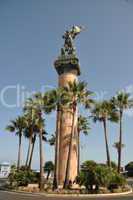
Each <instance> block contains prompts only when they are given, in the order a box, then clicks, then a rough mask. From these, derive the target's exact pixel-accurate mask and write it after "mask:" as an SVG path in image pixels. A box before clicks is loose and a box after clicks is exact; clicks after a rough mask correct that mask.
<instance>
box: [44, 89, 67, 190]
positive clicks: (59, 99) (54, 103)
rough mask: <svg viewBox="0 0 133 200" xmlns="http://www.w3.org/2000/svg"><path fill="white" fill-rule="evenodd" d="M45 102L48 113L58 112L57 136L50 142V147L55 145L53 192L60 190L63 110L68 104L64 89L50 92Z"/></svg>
mask: <svg viewBox="0 0 133 200" xmlns="http://www.w3.org/2000/svg"><path fill="white" fill-rule="evenodd" d="M43 99H44V102H46V103H45V104H46V105H47V107H46V108H45V109H46V112H48V113H49V112H52V111H55V110H56V111H57V121H56V132H55V136H54V135H53V137H52V138H51V139H50V140H49V143H50V145H55V168H54V179H53V190H54V189H57V188H58V178H57V177H58V166H59V146H60V143H59V142H60V130H61V126H62V118H63V116H62V115H63V112H62V111H63V109H64V106H65V104H66V103H67V102H68V99H67V96H66V91H65V90H64V88H61V87H60V88H58V89H55V90H51V91H48V92H47V93H46V94H45V96H44V98H43Z"/></svg>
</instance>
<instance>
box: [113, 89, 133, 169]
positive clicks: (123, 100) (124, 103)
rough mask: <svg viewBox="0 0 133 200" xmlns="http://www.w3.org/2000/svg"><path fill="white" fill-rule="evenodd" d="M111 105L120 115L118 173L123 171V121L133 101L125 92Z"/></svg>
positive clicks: (118, 95)
mask: <svg viewBox="0 0 133 200" xmlns="http://www.w3.org/2000/svg"><path fill="white" fill-rule="evenodd" d="M111 103H112V105H113V106H115V109H116V111H117V112H118V114H119V126H120V128H119V131H120V132H119V149H118V172H119V173H120V170H121V157H122V135H123V134H122V121H123V115H124V111H125V110H126V109H129V108H131V107H132V105H133V100H132V99H131V98H130V94H129V93H126V92H124V91H122V92H118V93H117V95H116V96H115V97H113V98H112V99H111Z"/></svg>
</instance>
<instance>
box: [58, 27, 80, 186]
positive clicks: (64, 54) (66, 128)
mask: <svg viewBox="0 0 133 200" xmlns="http://www.w3.org/2000/svg"><path fill="white" fill-rule="evenodd" d="M80 32H81V27H78V26H73V27H72V29H71V30H70V31H66V32H65V34H64V35H63V39H65V43H64V47H63V48H62V49H61V55H60V56H59V57H58V58H57V60H56V61H55V63H54V66H55V69H56V71H57V73H58V86H59V87H63V86H67V84H68V83H69V82H74V81H78V76H79V75H80V66H79V60H78V58H77V56H76V53H75V48H74V46H73V39H74V38H75V36H76V35H77V34H78V33H80ZM58 112H60V114H59V113H57V117H58V118H57V123H59V124H60V128H59V130H56V132H57V131H58V137H59V144H58V147H59V149H57V148H56V149H57V151H58V160H57V162H58V169H57V182H58V185H63V184H64V180H65V173H66V166H67V160H68V151H69V145H70V136H71V129H72V113H71V112H70V111H69V110H63V111H58ZM76 134H77V117H76V119H75V135H76ZM72 145H73V150H72V152H71V162H70V171H69V180H71V181H72V182H73V181H74V180H75V178H76V176H77V168H78V144H77V137H75V138H73V141H72Z"/></svg>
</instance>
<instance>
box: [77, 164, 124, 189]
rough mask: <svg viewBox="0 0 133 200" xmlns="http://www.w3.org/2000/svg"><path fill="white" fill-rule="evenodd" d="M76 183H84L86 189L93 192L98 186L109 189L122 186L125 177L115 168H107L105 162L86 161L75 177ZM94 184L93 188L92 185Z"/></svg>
mask: <svg viewBox="0 0 133 200" xmlns="http://www.w3.org/2000/svg"><path fill="white" fill-rule="evenodd" d="M76 180H77V183H78V184H80V185H84V186H85V187H86V189H87V190H88V192H89V191H91V192H93V191H94V190H95V193H96V192H98V191H99V188H100V187H105V188H108V189H110V190H112V189H117V188H119V187H120V186H124V185H125V183H126V180H125V178H124V177H123V176H122V175H120V174H118V173H117V171H116V169H114V168H109V167H108V166H107V165H105V164H96V163H95V162H93V161H86V162H84V163H83V165H82V169H81V172H80V174H79V176H78V177H77V179H76ZM94 185H95V188H93V186H94Z"/></svg>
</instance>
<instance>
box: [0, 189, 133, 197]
mask: <svg viewBox="0 0 133 200" xmlns="http://www.w3.org/2000/svg"><path fill="white" fill-rule="evenodd" d="M0 191H1V192H8V193H12V194H13V193H14V194H21V195H31V196H45V197H77V198H78V197H88V198H89V197H90V198H91V197H97V198H98V197H99V198H100V197H111V196H125V195H128V194H131V193H132V192H133V191H132V189H130V191H127V192H122V193H110V194H47V193H42V192H40V193H32V192H23V191H11V190H0Z"/></svg>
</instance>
